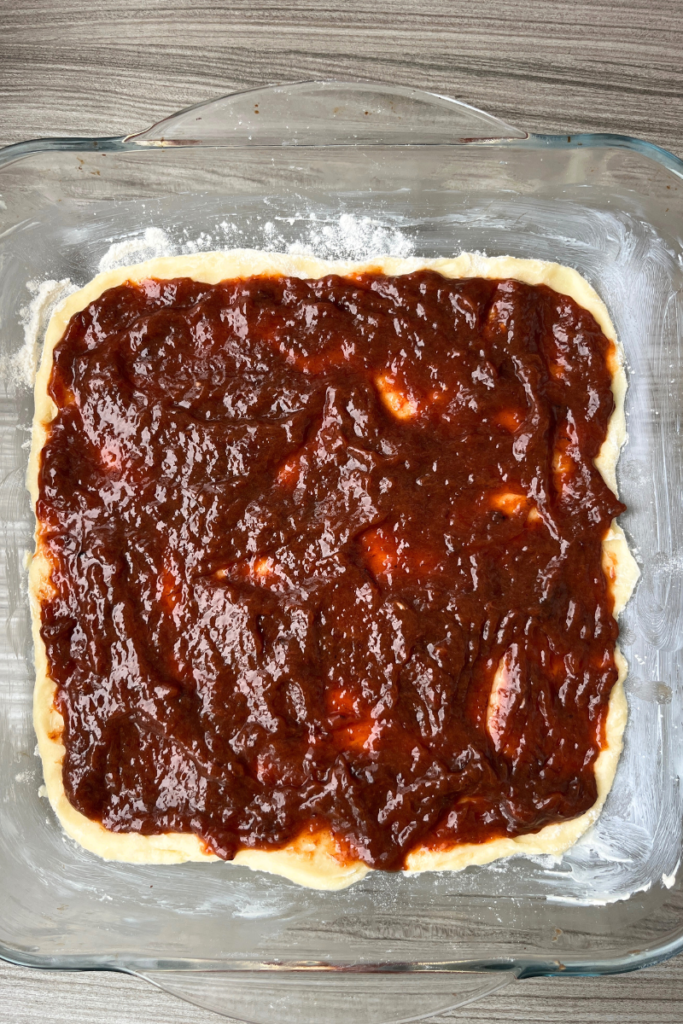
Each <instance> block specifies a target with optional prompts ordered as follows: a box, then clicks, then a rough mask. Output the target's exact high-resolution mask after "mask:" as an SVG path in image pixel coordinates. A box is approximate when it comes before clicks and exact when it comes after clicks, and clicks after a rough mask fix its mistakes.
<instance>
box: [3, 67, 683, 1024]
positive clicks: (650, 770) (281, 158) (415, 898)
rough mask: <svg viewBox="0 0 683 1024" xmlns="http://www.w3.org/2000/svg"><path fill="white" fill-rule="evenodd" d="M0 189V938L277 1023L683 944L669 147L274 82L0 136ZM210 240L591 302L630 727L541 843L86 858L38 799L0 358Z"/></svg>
mask: <svg viewBox="0 0 683 1024" xmlns="http://www.w3.org/2000/svg"><path fill="white" fill-rule="evenodd" d="M0 200H1V202H0V232H1V233H0V323H1V331H0V356H1V358H2V365H3V388H2V393H1V395H0V519H1V529H2V532H3V541H2V543H0V622H1V625H0V955H2V956H5V957H6V958H7V959H10V960H13V961H15V962H17V963H22V964H26V965H31V966H36V967H45V968H52V969H55V968H66V969H69V968H70V969H87V968H109V969H117V970H127V971H134V972H136V973H139V974H143V975H145V976H147V977H149V978H151V979H152V980H154V981H155V982H156V983H158V984H161V985H162V986H163V987H166V988H167V989H169V990H171V991H175V992H177V993H178V994H180V995H182V996H184V997H185V998H189V999H191V1000H193V1001H195V1002H197V1003H200V1004H202V1005H204V1006H209V1007H212V1008H214V1009H218V1010H219V1011H221V1012H224V1013H226V1014H230V1015H231V1016H236V1017H241V1018H244V1019H249V1020H255V1021H270V1020H272V1021H277V1022H278V1024H284V1022H285V1021H286V1020H287V1019H290V1018H291V1019H292V1020H296V1021H298V1022H301V1024H303V1022H304V1021H307V1020H311V1021H315V1020H322V1019H325V1020H327V1021H333V1020H336V1019H337V1018H339V1019H340V1020H341V1019H342V1017H343V1018H344V1019H348V1015H349V1012H352V1013H353V1014H354V1015H355V1016H356V1017H357V1018H358V1019H359V1020H360V1021H366V1020H367V1021H371V1020H372V1021H385V1020H387V1021H388V1020H401V1019H403V1020H405V1019H411V1018H415V1017H418V1016H420V1015H425V1014H428V1013H432V1012H434V1011H435V1010H436V1009H438V1008H443V1007H445V1006H452V1005H458V1004H460V1003H462V1002H465V1001H468V1000H470V999H472V998H476V997H477V996H479V995H481V994H483V993H485V992H486V991H490V990H492V989H493V988H497V987H499V986H500V985H501V984H502V983H504V982H505V981H507V980H509V979H510V978H511V977H515V976H530V975H534V974H551V973H556V972H562V973H564V974H567V973H570V974H571V973H574V974H586V973H604V972H616V971H623V970H631V969H634V968H635V967H638V966H642V965H644V964H647V963H652V962H654V961H657V960H659V959H662V958H664V957H667V956H670V955H672V954H673V953H675V952H678V951H679V950H683V879H682V877H681V874H682V873H681V872H680V871H679V867H680V861H681V845H682V828H681V821H682V816H681V797H680V792H679V776H680V763H681V759H682V758H681V750H682V749H683V748H682V744H681V724H682V722H683V656H682V649H683V503H682V501H681V497H682V494H681V489H682V485H683V470H682V467H683V434H682V431H681V410H682V409H683V241H682V239H683V163H682V162H681V161H679V160H678V159H677V158H676V157H674V156H672V155H671V154H669V153H667V152H665V151H663V150H660V149H657V148H656V147H654V146H651V145H649V144H647V143H643V142H641V141H638V140H636V139H630V138H625V137H619V136H607V135H582V136H574V137H570V136H539V135H536V136H534V135H527V134H526V133H525V132H523V131H520V130H517V129H514V128H511V127H510V126H509V125H505V124H503V123H502V122H500V121H497V120H496V119H495V118H492V117H490V116H489V115H487V114H485V113H483V112H481V111H477V110H475V109H473V108H471V107H468V106H466V105H465V104H461V103H458V102H456V101H453V100H449V99H446V98H443V97H438V96H434V95H431V94H427V93H421V92H418V91H415V90H409V89H400V88H391V87H385V86H374V85H360V84H349V83H334V82H327V83H300V84H298V85H293V86H286V87H279V88H267V89H261V90H256V91H252V92H248V93H241V94H235V95H232V96H227V97H225V98H223V99H220V100H217V101H214V102H211V103H209V104H204V105H202V106H199V107H195V108H191V109H190V110H187V111H183V112H181V113H179V114H177V115H175V116H174V117H171V118H169V119H168V120H167V121H164V122H162V123H161V124H159V125H156V126H154V127H153V128H151V129H149V130H148V131H146V132H144V133H142V134H140V135H137V136H133V137H128V138H126V139H76V140H74V139H69V140H62V139H53V140H39V141H36V142H29V143H23V144H21V145H18V146H13V147H9V148H8V149H5V150H3V151H2V152H0ZM233 247H254V248H267V249H275V250H287V249H296V250H301V249H305V250H308V251H313V252H315V253H317V254H318V255H321V256H326V257H350V258H357V259H360V258H363V257H366V256H371V255H373V254H379V253H387V252H388V253H393V254H395V255H411V254H414V255H417V256H451V255H455V254H457V253H458V252H459V251H462V250H470V251H471V250H478V251H482V252H486V253H487V254H488V255H497V254H512V255H515V256H522V257H532V258H533V257H536V258H541V259H547V260H555V261H557V262H560V263H565V264H568V265H570V266H573V267H576V269H577V270H579V271H580V272H581V273H582V274H583V275H584V276H585V277H586V278H587V279H588V280H589V281H590V282H591V283H592V284H593V285H594V286H595V288H596V289H597V290H598V292H599V293H600V294H601V295H602V296H603V298H604V299H605V301H606V302H607V305H608V307H609V309H610V313H611V315H612V318H613V321H614V323H615V325H616V328H617V332H618V334H619V337H620V339H621V341H622V343H623V345H624V348H625V351H626V357H627V364H628V371H629V379H630V387H629V392H628V397H627V415H628V426H629V435H630V437H629V442H628V445H627V447H625V449H624V451H623V453H622V457H621V461H620V465H619V472H618V476H619V484H620V488H621V494H622V497H623V500H624V501H625V502H626V503H627V504H628V506H629V510H628V512H627V513H626V514H625V515H624V516H623V517H622V523H623V526H624V528H625V529H626V532H627V534H628V536H629V539H630V542H631V544H632V547H633V549H634V551H635V552H636V555H637V558H638V560H639V562H640V565H641V570H642V578H641V581H640V583H639V586H638V589H637V592H636V594H635V595H634V597H633V598H632V600H631V602H630V604H629V605H628V607H627V609H626V611H625V612H624V615H623V618H622V623H621V628H622V639H621V644H622V648H623V650H624V652H625V654H626V656H627V658H628V661H629V664H630V675H629V679H628V681H627V684H626V688H627V693H628V698H629V707H630V719H629V724H628V727H627V732H626V742H625V750H624V754H623V756H622V759H621V762H620V765H619V770H618V774H617V778H616V782H615V785H614V789H613V791H612V794H611V795H610V798H609V800H608V803H607V805H606V807H605V809H604V811H603V813H602V815H601V817H600V819H599V821H598V823H597V824H596V826H595V827H594V828H593V829H592V830H591V832H590V833H589V834H588V835H586V836H585V837H584V838H583V839H582V840H581V841H580V842H579V843H578V844H577V845H576V847H575V848H574V849H573V850H572V851H570V852H569V853H568V854H567V855H565V857H564V858H563V859H562V860H561V861H559V862H556V861H553V860H552V859H550V858H534V859H528V858H515V859H512V860H508V861H502V862H498V863H496V864H493V865H491V866H489V867H484V868H470V869H467V870H466V871H464V872H461V873H456V874H448V873H444V874H427V875H423V876H418V877H414V878H408V877H404V876H401V875H383V874H376V875H371V876H369V877H368V878H366V879H365V880H364V881H362V882H361V883H359V884H357V885H355V886H353V887H352V888H351V889H349V890H346V891H343V892H340V893H320V892H314V891H309V890H305V889H301V888H299V887H297V886H295V885H293V884H291V883H289V882H287V881H285V880H282V879H279V878H276V877H272V876H269V875H266V874H260V873H252V872H250V871H248V870H247V869H243V868H237V867H235V866H233V865H226V864H222V863H219V864H210V865H197V864H189V865H182V866H176V867H158V866H155V867H139V866H132V865H116V864H110V863H105V862H103V861H101V860H98V859H97V858H96V857H94V856H92V855H90V854H88V853H85V852H84V851H82V850H80V849H79V848H77V847H76V846H75V844H74V843H72V842H71V841H70V840H68V839H67V838H66V837H65V836H64V835H63V834H62V832H61V829H60V828H59V826H58V824H57V822H56V820H55V818H54V816H53V814H52V812H51V810H50V808H49V806H48V805H47V802H46V801H45V800H44V799H43V798H42V797H41V796H40V795H39V786H40V783H41V781H42V779H41V770H40V764H39V761H38V759H37V757H36V756H35V754H34V747H35V737H34V734H33V728H32V724H31V689H32V684H33V666H32V652H31V644H30V636H29V632H30V631H29V611H28V603H27V597H26V579H25V570H24V559H25V554H26V552H27V551H29V550H30V548H31V535H32V517H31V513H30V509H29V502H28V495H27V493H26V491H25V487H24V474H25V469H26V461H27V441H28V438H29V427H30V421H31V415H32V396H31V392H30V389H29V387H28V386H27V384H26V383H25V382H22V380H21V372H20V371H23V372H24V373H25V369H26V366H27V357H28V361H29V362H30V358H31V355H32V352H33V344H34V340H35V339H37V340H38V342H39V341H40V340H41V339H40V329H41V327H42V328H44V326H45V322H46V317H47V314H48V312H49V309H48V308H47V307H48V306H49V299H50V297H51V296H52V297H54V296H55V295H59V294H63V291H62V292H61V293H60V289H59V286H57V284H55V285H54V286H51V285H47V284H45V282H48V281H52V282H55V283H56V282H64V281H65V280H66V279H68V280H69V281H70V282H71V283H72V284H73V285H76V286H80V285H82V284H84V283H85V282H86V281H88V280H89V279H90V278H91V277H93V276H94V274H95V273H97V272H98V270H99V269H103V268H105V267H110V266H114V265H117V264H120V265H123V264H126V263H133V262H138V261H139V260H142V259H145V258H148V257H150V256H152V255H161V254H171V253H180V252H196V251H199V250H208V249H220V248H233ZM31 302H32V303H33V305H32V306H31ZM18 354H19V355H18Z"/></svg>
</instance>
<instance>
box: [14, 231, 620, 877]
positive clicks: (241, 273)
mask: <svg viewBox="0 0 683 1024" xmlns="http://www.w3.org/2000/svg"><path fill="white" fill-rule="evenodd" d="M426 268H430V269H433V270H436V271H438V272H439V273H440V274H443V275H444V277H448V278H467V277H484V278H494V279H495V278H499V279H501V278H513V279H515V280H518V281H523V282H526V283H527V284H545V285H548V286H549V287H551V288H553V289H554V290H555V291H557V292H560V293H562V294H565V295H569V296H570V297H571V298H573V299H574V300H575V301H576V302H577V303H578V304H579V305H580V306H583V308H584V309H587V310H589V311H590V312H591V313H592V314H593V316H594V317H595V319H596V321H597V322H598V324H599V325H600V328H601V329H602V331H603V333H604V334H605V335H606V336H607V338H609V339H610V340H611V341H614V342H615V347H614V350H613V358H612V365H611V367H610V369H611V371H612V391H613V393H614V399H615V409H614V413H613V415H612V418H611V420H610V424H609V429H608V434H607V438H606V440H605V442H604V444H603V447H602V449H601V451H600V455H599V457H598V458H597V459H596V465H597V466H598V468H599V469H600V472H601V473H602V475H603V477H604V479H605V481H606V482H607V483H608V485H609V486H610V487H611V488H612V490H613V491H614V492H615V494H616V492H617V485H616V464H617V460H618V457H619V450H620V448H621V446H622V444H623V443H624V441H625V439H626V427H625V418H624V396H625V393H626V375H625V372H624V368H623V359H622V351H621V347H620V346H619V344H618V342H617V338H616V334H615V331H614V327H613V325H612V322H611V320H610V317H609V313H608V312H607V308H606V306H605V304H604V303H603V301H602V300H601V299H600V297H599V296H598V295H597V293H596V292H595V291H594V289H593V288H592V287H591V286H590V285H589V284H588V282H587V281H586V280H585V279H584V278H583V277H582V276H581V275H580V274H578V273H577V271H575V270H573V269H571V268H569V267H564V266H561V265H559V264H557V263H547V262H544V261H542V260H527V259H517V258H514V257H511V256H499V257H486V256H480V255H476V254H470V253H463V254H461V255H460V256H458V257H457V258H455V259H431V260H425V259H419V258H409V259H401V258H398V257H392V256H384V257H376V258H374V259H372V260H370V261H366V262H363V263H354V262H349V261H336V262H329V261H324V260H319V259H316V258H314V257H309V256H298V255H288V254H281V253H265V252H261V251H257V250H250V249H237V250H234V251H232V252H212V253H199V254H196V255H191V256H170V257H162V258H158V259H153V260H149V261H148V262H146V263H139V264H137V265H135V266H131V267H121V268H118V269H116V270H110V271H106V272H105V273H102V274H98V276H97V277H95V278H94V279H93V280H92V281H90V283H89V284H87V285H86V286H85V287H84V288H81V289H80V290H79V291H77V292H74V293H73V294H72V295H69V296H68V297H67V298H66V299H65V300H64V301H63V302H61V303H60V304H59V306H58V307H57V308H56V309H55V311H54V313H53V315H52V318H51V320H50V323H49V325H48V328H47V332H46V336H45V344H44V348H43V354H42V359H41V363H40V368H39V371H38V374H37V377H36V384H35V415H34V420H33V437H32V446H31V454H30V458H29V465H28V472H27V485H28V489H29V491H30V493H31V499H32V502H33V506H34V509H35V504H36V499H37V496H38V468H39V460H40V453H41V451H42V448H43V446H44V444H45V441H46V438H47V429H48V426H49V424H50V422H51V420H52V419H53V418H54V416H55V415H56V413H57V408H56V406H55V404H54V402H53V401H52V399H51V398H50V397H49V395H48V391H47V387H48V382H49V378H50V374H51V371H52V362H53V359H52V354H53V350H54V348H55V345H56V344H57V343H58V342H59V340H60V339H61V338H62V336H63V334H64V331H65V329H66V326H67V324H68V322H69V320H70V319H71V317H72V316H73V315H74V314H75V313H78V312H80V311H81V310H83V309H85V307H86V306H88V305H89V304H90V303H91V302H93V301H94V300H95V299H97V298H98V297H99V296H100V295H101V294H102V293H103V292H104V291H106V290H107V289H109V288H113V287H115V286H117V285H120V284H123V283H124V282H125V281H142V280H145V279H147V278H152V277H153V278H157V279H162V280H163V279H168V278H174V277H191V278H193V279H194V280H196V281H201V282H205V283H208V284H216V283H218V282H219V281H223V280H226V279H230V278H240V277H251V276H254V275H258V274H286V275H291V276H296V277H301V278H317V277H323V276H325V275H327V274H332V273H336V274H341V275H347V274H350V273H357V272H360V271H376V272H379V273H385V274H389V275H399V274H407V273H412V272H413V271H416V270H422V269H426ZM603 566H604V569H605V572H606V574H607V575H608V578H609V579H610V580H611V582H612V587H613V592H614V595H615V608H614V614H615V615H618V614H619V613H620V611H621V610H622V608H623V607H624V605H625V604H626V602H627V600H628V599H629V597H630V594H631V592H632V590H633V587H634V585H635V582H636V580H637V578H638V575H639V571H638V567H637V565H636V563H635V560H634V559H633V556H632V555H631V553H630V551H629V549H628V545H627V543H626V539H625V537H624V534H623V531H622V530H621V527H619V526H618V525H617V523H616V522H614V523H613V524H612V527H611V529H610V532H609V534H608V536H607V538H606V540H605V542H604V546H603ZM50 591H51V583H50V565H49V562H48V560H47V558H46V556H45V553H44V551H43V549H42V547H41V537H40V524H39V523H37V522H36V552H35V555H34V556H33V558H32V560H31V564H30V569H29V596H30V603H31V615H32V625H33V640H34V646H35V667H36V685H35V691H34V712H33V713H34V725H35V730H36V733H37V736H38V748H39V752H40V756H41V758H42V762H43V773H44V778H45V787H46V790H47V795H48V798H49V800H50V803H51V805H52V808H53V810H54V811H55V813H56V815H57V817H58V818H59V820H60V822H61V824H62V826H63V827H64V829H65V831H66V832H67V833H68V834H69V835H70V836H71V837H72V838H73V839H75V840H76V842H78V843H79V844H80V845H81V846H83V847H84V848H85V849H87V850H89V851H91V852H93V853H96V854H98V856H100V857H103V858H105V859H107V860H118V861H127V862H133V863H140V864H142V863H144V864H175V863H182V862H184V861H189V860H193V861H208V860H217V859H218V858H217V857H215V856H214V855H213V854H210V853H207V852H206V849H205V846H204V844H203V843H202V841H201V840H200V839H199V838H198V837H197V836H195V835H193V834H183V833H168V834H163V835H151V836H143V835H140V834H137V833H123V832H110V831H108V830H107V829H105V828H104V827H103V826H102V825H101V824H100V823H99V822H96V821H91V820H90V819H89V818H86V817H85V816H84V815H83V814H81V813H80V812H79V811H77V810H76V808H75V807H73V805H72V804H70V803H69V801H68V799H67V796H66V793H65V791H64V785H63V781H62V760H63V757H64V746H63V744H62V742H61V735H62V730H63V719H62V716H61V715H60V714H59V713H58V712H57V711H56V710H55V708H54V706H53V704H54V695H55V690H56V686H55V684H54V682H53V681H52V679H51V678H50V676H49V674H48V665H47V656H46V651H45V645H44V643H43V640H42V638H41V635H40V605H41V599H47V598H48V597H49V594H50ZM615 658H616V663H617V667H618V669H619V678H618V681H617V683H616V685H615V686H614V687H613V689H612V693H611V695H610V701H609V709H608V715H607V721H606V728H605V741H606V743H605V747H604V749H603V750H602V751H601V753H600V755H599V756H598V758H597V760H596V762H595V776H596V781H597V790H598V798H597V800H596V802H595V804H594V805H593V806H592V807H591V808H590V809H589V810H588V811H586V812H585V813H584V814H582V815H581V816H580V817H578V818H574V819H572V820H570V821H566V822H562V823H559V824H555V825H547V826H546V827H545V828H542V829H541V830H540V831H539V832H536V833H533V834H530V835H523V836H517V837H515V838H502V839H500V838H499V839H493V840H490V841H489V842H486V843H481V844H462V845H459V846H456V847H453V848H452V849H450V850H430V849H426V848H424V847H420V848H417V849H416V850H414V851H413V852H412V853H410V854H409V855H408V857H407V858H406V867H407V871H408V872H410V873H412V872H419V871H441V870H450V871H458V870H461V869H463V868H465V867H467V866H468V865H470V864H488V863H490V862H491V861H493V860H497V859H498V858H500V857H509V856H511V855H513V854H553V855H559V854H562V853H564V852H565V850H567V849H568V848H569V847H570V846H571V845H572V844H573V843H575V842H576V840H577V839H578V838H579V836H580V835H582V833H583V832H585V831H586V829H588V828H589V826H590V825H591V824H592V823H593V822H594V821H595V819H596V818H597V816H598V814H599V813H600V809H601V807H602V805H603V803H604V801H605V798H606V797H607V794H608V793H609V790H610V788H611V786H612V783H613V781H614V775H615V772H616V768H617V762H618V760H619V755H620V753H621V749H622V745H623V733H624V729H625V726H626V717H627V706H626V698H625V696H624V689H623V682H624V679H625V677H626V674H627V670H628V668H627V664H626V660H625V658H624V657H623V655H622V654H621V652H620V651H619V649H618V648H617V649H616V651H615ZM234 863H236V864H243V865H246V866H248V867H250V868H253V869H254V870H263V871H269V872H271V873H273V874H277V875H282V876H284V877H285V878H289V879H291V880H292V881H294V882H297V883H298V884H300V885H305V886H309V887H312V888H317V889H328V890H333V889H342V888H345V887H346V886H348V885H351V884H352V883H353V882H356V881H358V880H359V879H360V878H363V877H364V875H366V874H367V873H368V870H369V869H368V868H367V867H366V866H365V865H364V864H362V863H361V862H360V861H356V862H352V863H349V862H345V861H344V859H343V858H342V857H341V855H340V854H339V853H338V850H337V847H336V844H335V841H334V839H333V836H332V834H331V832H325V831H323V832H320V833H317V834H315V835H311V834H305V835H302V836H300V837H299V838H298V839H297V840H296V841H295V842H293V843H292V844H290V845H289V846H288V847H285V848H284V849H281V850H247V849H244V850H240V851H239V853H238V854H237V855H236V857H235V860H234Z"/></svg>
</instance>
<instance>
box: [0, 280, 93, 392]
mask: <svg viewBox="0 0 683 1024" xmlns="http://www.w3.org/2000/svg"><path fill="white" fill-rule="evenodd" d="M26 287H27V288H28V290H29V292H30V294H31V296H32V298H31V301H30V302H29V303H28V304H27V305H26V306H22V308H21V309H20V310H19V317H20V319H21V323H22V325H23V328H24V343H23V345H22V346H21V348H20V349H19V351H18V352H15V353H14V355H12V356H10V357H9V359H8V361H7V367H6V372H7V376H8V377H9V379H10V381H11V382H12V383H13V384H14V385H15V386H16V385H19V386H22V385H23V386H24V387H29V388H32V387H33V382H34V380H35V377H36V371H37V369H38V360H39V359H40V352H41V350H42V345H43V335H44V334H45V329H46V327H47V325H48V323H49V322H50V317H51V316H52V313H53V311H54V309H55V307H56V306H57V305H58V303H60V302H61V301H62V300H63V299H65V298H66V297H67V295H71V293H72V292H74V291H76V286H75V285H74V284H72V282H71V281H70V280H69V278H68V277H65V278H64V279H63V280H61V281H27V282H26Z"/></svg>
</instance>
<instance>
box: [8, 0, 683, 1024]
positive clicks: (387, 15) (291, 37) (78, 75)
mask: <svg viewBox="0 0 683 1024" xmlns="http://www.w3.org/2000/svg"><path fill="white" fill-rule="evenodd" d="M682 26H683V0H590V2H589V0H572V2H570V0H555V2H549V0H468V2H467V3H462V2H460V0H432V2H431V3H429V4H426V3H424V2H421V0H417V2H416V0H331V2H328V3H325V4H322V3H320V0H232V2H231V3H229V4H227V3H221V2H216V0H168V2H164V0H94V2H93V0H87V2H85V0H22V3H13V2H11V0H0V111H1V112H2V113H1V116H0V145H6V144H8V143H11V142H19V141H21V140H23V139H26V138H35V137H38V136H46V135H51V136H54V135H96V134H99V135H109V134H119V133H125V132H132V131H135V130H138V129H141V128H143V127H145V126H146V125H147V124H149V123H151V122H153V121H156V120H158V119H159V118H162V117H164V116H166V115H167V114H170V113H172V112H173V111H175V110H177V109H179V108H181V107H183V106H186V105H188V104H190V103H196V102H199V101H200V100H205V99H209V98H211V97H214V96H217V95H221V94H222V93H226V92H230V91H232V90H235V89H243V88H248V87H251V86H257V85H262V84H267V83H270V82H285V81H296V80H299V79H305V78H335V77H336V78H361V79H365V80H370V81H387V82H393V83H399V84H403V85H414V86H419V87H421V88H426V89H432V90H434V91H436V92H441V93H446V94H448V95H451V96H454V97H457V98H459V99H463V100H466V101H467V102H469V103H472V104H474V105H475V106H480V107H483V108H484V109H485V110H488V111H490V112H491V113H492V114H497V115H498V116H500V117H502V118H503V119H505V120H508V121H510V122H512V123H513V124H517V125H520V126H522V127H525V128H528V129H531V130H536V131H560V132H567V133H575V132H579V131H611V132H618V133H624V134H629V135H638V136H641V137H642V138H645V139H648V140H650V141H651V142H656V143H658V144H659V145H662V146H665V147H667V148H668V149H671V150H672V151H673V152H674V153H677V154H678V155H680V156H683V117H682V115H683V60H682V59H681V56H682V54H683V45H682V44H683V28H682ZM0 913H2V908H0ZM441 1019H442V1020H444V1021H445V1020H446V1019H448V1020H453V1021H462V1022H468V1024H475V1022H476V1024H494V1022H508V1021H519V1022H523V1024H531V1022H544V1024H545V1022H555V1021H557V1022H562V1024H565V1022H566V1024H570V1022H571V1024H607V1022H618V1024H631V1022H643V1024H681V1022H683V957H679V958H678V959H676V960H674V961H671V962H670V963H668V964H664V965H662V966H660V967H655V968H650V969H649V970H646V971H641V972H638V973H636V974H631V975H625V976H620V977H610V978H598V979H586V980H577V979H557V980H556V979H551V980H534V981H526V982H523V983H519V984H517V985H516V986H513V987H511V988H509V989H508V990H507V991H504V992H503V993H501V994H500V995H498V996H495V997H492V998H491V999H489V1000H487V1001H484V1002H482V1003H478V1004H474V1005H472V1006H469V1007H466V1008H465V1009H463V1010H462V1011H458V1012H455V1013H453V1014H449V1015H447V1018H441ZM141 1020H142V1021H146V1022H148V1024H176V1022H177V1024H181V1022H182V1024H211V1022H212V1021H218V1020H219V1018H218V1017H216V1016H215V1015H214V1014H210V1013H205V1012H202V1011H200V1010H195V1009H194V1008H192V1007H189V1006H188V1005H187V1004H183V1003H180V1002H178V1001H177V1000H174V999H172V998H171V997H170V996H167V995H165V994H164V993H161V992H158V991H157V990H155V989H154V988H152V987H151V986H149V985H146V984H145V983H143V982H140V981H137V980H135V979H131V978H127V977H124V976H119V975H108V974H66V973H54V974H53V973H48V972H33V971H28V970H24V969H21V968H16V967H11V966H9V965H7V966H3V967H1V968H0V1024H37V1022H42V1024H44V1022H49V1024H52V1022H55V1024H56V1022H62V1021H63V1022H65V1024H138V1022H139V1021H141ZM321 1024H324V1022H321Z"/></svg>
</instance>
